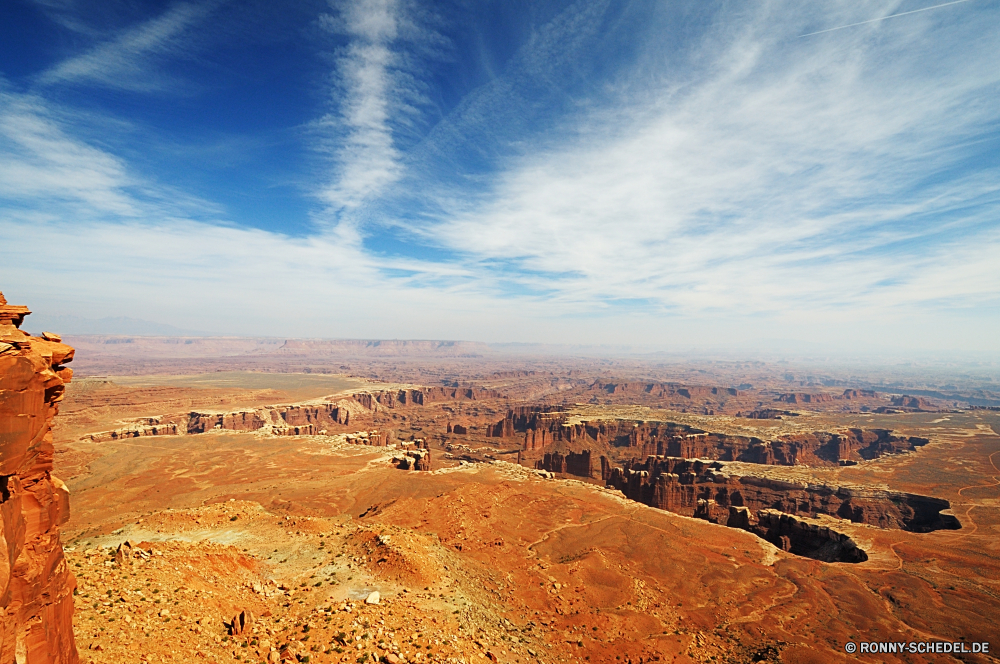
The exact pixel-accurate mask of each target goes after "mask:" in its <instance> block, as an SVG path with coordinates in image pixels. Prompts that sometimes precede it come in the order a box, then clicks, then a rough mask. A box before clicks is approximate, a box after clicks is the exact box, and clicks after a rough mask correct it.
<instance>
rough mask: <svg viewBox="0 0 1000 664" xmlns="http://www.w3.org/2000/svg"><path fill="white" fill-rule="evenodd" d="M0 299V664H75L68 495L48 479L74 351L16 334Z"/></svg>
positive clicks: (47, 338)
mask: <svg viewBox="0 0 1000 664" xmlns="http://www.w3.org/2000/svg"><path fill="white" fill-rule="evenodd" d="M28 313H30V312H29V311H28V310H27V308H26V307H14V306H9V305H7V301H6V300H5V299H4V297H3V294H2V293H0V518H2V528H3V530H2V532H0V662H3V664H8V663H12V662H18V663H19V664H20V663H25V664H64V663H65V664H76V662H78V661H79V660H78V655H77V651H76V644H75V642H74V639H73V589H74V588H75V587H76V580H75V579H74V578H73V575H72V574H71V573H70V571H69V569H68V567H67V566H66V561H65V559H64V558H63V550H62V544H61V542H60V539H59V526H60V524H62V523H65V521H66V520H67V519H68V518H69V492H68V490H67V489H66V486H65V485H64V484H63V483H62V482H61V481H59V480H58V479H57V478H55V477H53V476H52V457H53V447H52V420H53V418H54V417H55V415H56V412H57V411H58V403H59V401H60V399H62V395H63V391H64V389H65V387H64V385H65V383H66V382H68V381H69V380H70V377H71V376H72V373H73V372H72V370H70V369H68V368H64V367H63V366H62V365H63V364H65V363H66V362H69V361H70V360H72V359H73V349H72V348H70V347H69V346H67V345H65V344H63V343H60V339H59V337H57V336H55V335H52V334H48V333H46V334H45V335H43V336H42V337H30V336H28V335H27V334H25V333H23V332H21V331H20V330H19V329H18V327H19V326H20V324H21V321H22V320H23V319H24V316H25V315H27V314H28Z"/></svg>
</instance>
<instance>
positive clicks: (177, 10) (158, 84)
mask: <svg viewBox="0 0 1000 664" xmlns="http://www.w3.org/2000/svg"><path fill="white" fill-rule="evenodd" d="M213 5H214V3H201V4H189V3H185V2H181V3H177V4H175V5H173V6H172V7H171V8H170V9H168V10H167V11H165V12H164V13H163V14H161V15H160V16H158V17H156V18H154V19H151V20H149V21H147V22H145V23H143V24H141V25H138V26H135V27H133V28H130V29H128V30H124V31H122V32H121V33H119V34H118V35H116V36H114V37H113V38H111V39H108V40H106V41H103V42H101V43H99V44H97V45H96V46H94V47H93V48H92V49H90V50H89V51H87V52H85V53H83V54H81V55H77V56H75V57H71V58H69V59H67V60H64V61H62V62H60V63H59V64H57V65H55V66H54V67H52V68H51V69H49V70H48V71H45V72H43V73H42V74H41V76H40V77H39V82H40V83H42V84H45V85H51V84H56V83H83V84H88V85H101V86H104V87H109V88H118V89H124V90H133V91H137V92H151V91H156V90H161V89H163V88H165V87H168V86H170V84H171V83H172V82H173V81H172V79H171V78H170V77H169V76H167V75H165V74H164V73H162V69H161V68H159V67H157V66H155V63H153V62H151V60H153V59H155V58H157V57H162V56H164V55H178V54H184V53H185V51H186V47H187V46H189V44H187V42H186V40H185V33H186V31H188V30H189V28H191V27H192V26H193V25H194V24H195V23H197V22H198V21H199V20H201V19H202V18H204V17H205V16H206V15H207V14H208V13H209V12H210V11H211V9H212V6H213Z"/></svg>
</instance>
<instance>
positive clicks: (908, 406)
mask: <svg viewBox="0 0 1000 664" xmlns="http://www.w3.org/2000/svg"><path fill="white" fill-rule="evenodd" d="M890 403H891V404H892V405H893V407H895V408H902V409H905V410H910V411H916V412H918V413H933V412H937V411H939V410H941V409H940V408H938V407H937V406H936V405H935V404H933V403H931V402H930V401H928V400H927V399H924V398H923V397H911V396H909V395H906V394H904V395H902V396H898V397H892V400H891V401H890Z"/></svg>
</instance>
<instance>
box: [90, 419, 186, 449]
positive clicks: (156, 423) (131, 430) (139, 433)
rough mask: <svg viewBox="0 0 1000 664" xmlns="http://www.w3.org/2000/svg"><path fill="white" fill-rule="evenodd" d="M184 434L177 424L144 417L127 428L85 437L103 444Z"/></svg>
mask: <svg viewBox="0 0 1000 664" xmlns="http://www.w3.org/2000/svg"><path fill="white" fill-rule="evenodd" d="M180 433H184V432H183V430H182V427H181V425H179V424H178V423H177V422H164V421H162V420H161V418H159V417H144V418H142V419H139V420H136V421H135V422H131V423H129V424H128V425H127V426H124V427H121V428H120V429H113V430H111V431H99V432H97V433H90V434H87V435H86V436H84V440H90V441H93V442H95V443H101V442H104V441H108V440H123V439H125V438H140V437H143V436H176V435H177V434H180Z"/></svg>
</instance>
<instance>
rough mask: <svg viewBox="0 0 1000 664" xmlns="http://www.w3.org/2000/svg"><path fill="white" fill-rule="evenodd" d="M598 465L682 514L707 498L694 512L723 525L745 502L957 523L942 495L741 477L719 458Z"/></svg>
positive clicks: (928, 524) (755, 506) (890, 520)
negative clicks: (710, 507)
mask: <svg viewBox="0 0 1000 664" xmlns="http://www.w3.org/2000/svg"><path fill="white" fill-rule="evenodd" d="M601 465H602V472H603V473H604V475H605V477H604V480H605V481H606V482H607V484H608V486H612V487H614V488H616V489H619V490H620V491H621V492H622V493H624V494H625V496H626V497H628V498H631V499H632V500H636V501H638V502H640V503H643V504H645V505H649V506H651V507H656V508H659V509H663V510H667V511H670V512H675V513H677V514H683V515H686V516H696V513H699V501H706V504H709V501H710V503H711V505H714V506H716V507H717V508H718V511H713V510H708V511H707V512H706V511H705V508H702V509H701V512H700V514H698V515H701V516H702V517H703V518H708V519H709V520H710V521H713V522H715V523H721V524H723V525H727V520H728V518H729V516H730V512H729V508H730V507H745V508H747V509H749V510H751V511H759V510H763V509H773V510H777V511H779V512H782V513H785V514H791V515H800V516H805V517H812V516H816V515H820V514H822V515H826V516H832V517H837V518H840V519H846V520H848V521H851V522H854V523H865V524H868V525H872V526H876V527H879V528H890V529H898V530H908V531H912V532H930V531H933V530H957V529H958V528H960V527H961V526H960V524H959V522H958V519H956V518H955V517H954V516H950V515H947V514H941V512H942V510H946V509H948V508H949V507H950V506H951V505H950V503H949V502H948V501H947V500H943V499H940V498H931V497H928V496H920V495H916V494H911V493H901V492H895V491H882V490H878V489H859V488H853V487H831V486H827V485H823V484H803V483H796V482H784V481H781V480H775V479H770V478H767V477H757V476H753V475H746V476H742V477H740V476H737V475H727V474H725V473H723V472H721V469H722V468H723V465H722V464H721V463H706V462H703V461H699V460H692V459H680V458H671V457H649V458H647V459H646V460H645V462H643V463H641V464H634V465H632V466H631V467H626V468H622V467H612V466H611V465H610V464H609V463H607V462H606V461H604V460H603V459H602V464H601Z"/></svg>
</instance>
